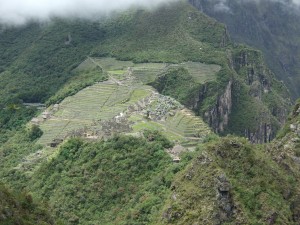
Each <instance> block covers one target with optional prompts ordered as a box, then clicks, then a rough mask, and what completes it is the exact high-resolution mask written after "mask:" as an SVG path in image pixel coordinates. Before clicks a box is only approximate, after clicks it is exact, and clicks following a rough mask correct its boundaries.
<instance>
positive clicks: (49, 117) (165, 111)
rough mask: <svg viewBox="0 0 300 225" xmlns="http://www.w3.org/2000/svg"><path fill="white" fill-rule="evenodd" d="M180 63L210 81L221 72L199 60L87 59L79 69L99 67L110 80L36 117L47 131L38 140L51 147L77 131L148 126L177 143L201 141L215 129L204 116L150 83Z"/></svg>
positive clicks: (97, 133)
mask: <svg viewBox="0 0 300 225" xmlns="http://www.w3.org/2000/svg"><path fill="white" fill-rule="evenodd" d="M180 66H185V67H186V68H187V69H190V70H193V71H194V73H193V74H194V76H197V72H196V70H197V71H198V74H199V77H207V79H213V77H214V76H213V75H214V74H215V73H216V72H217V71H218V66H215V65H205V64H201V63H196V62H195V63H193V62H187V63H185V64H182V65H179V64H164V63H143V64H142V63H140V64H134V63H133V62H130V61H119V60H116V59H113V58H87V59H86V60H85V61H84V62H83V63H82V64H80V65H79V67H78V68H76V70H77V71H85V70H90V69H94V68H95V67H100V68H101V70H102V71H104V72H105V73H107V74H108V76H109V80H108V81H104V82H98V83H96V84H94V85H92V86H90V87H87V88H85V89H83V90H82V91H80V92H78V93H77V94H75V95H73V96H70V97H67V98H65V99H64V100H63V101H62V102H61V103H60V104H56V105H54V106H50V107H49V108H48V109H47V110H46V111H45V112H44V113H43V114H41V115H40V116H39V117H38V118H37V119H36V120H35V121H38V123H39V126H40V128H41V129H42V131H43V135H42V137H41V138H40V139H39V140H38V143H39V144H42V145H44V146H45V145H51V143H53V142H55V140H64V139H65V138H67V137H69V136H74V135H80V136H88V137H93V138H97V139H99V138H100V139H101V138H105V137H107V136H111V135H113V134H115V133H122V132H125V131H126V132H125V133H130V134H133V135H138V134H139V132H142V131H143V130H145V129H152V130H160V131H161V132H163V133H164V134H165V135H166V136H167V137H168V138H169V139H170V140H172V141H175V142H178V143H189V142H191V143H194V145H196V144H197V142H199V141H201V140H202V139H203V137H205V136H206V135H207V134H208V133H210V129H209V128H208V127H207V125H206V124H205V123H204V122H203V121H202V119H200V118H198V117H196V116H194V114H193V112H191V111H189V110H187V109H184V107H183V106H182V105H181V104H180V103H178V102H177V101H175V100H174V99H172V98H170V97H166V96H163V95H160V94H158V93H157V92H156V91H155V90H154V89H153V88H152V87H151V86H148V85H145V84H146V83H148V82H151V81H152V80H154V79H155V78H156V77H157V76H159V75H160V74H161V73H163V72H164V71H166V70H168V68H172V67H180ZM201 68H203V70H201ZM199 81H200V80H199ZM202 81H203V80H202ZM124 126H126V129H125V127H124Z"/></svg>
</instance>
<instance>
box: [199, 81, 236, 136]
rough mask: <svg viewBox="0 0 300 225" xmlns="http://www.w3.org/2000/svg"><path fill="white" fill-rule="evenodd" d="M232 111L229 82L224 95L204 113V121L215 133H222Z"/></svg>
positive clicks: (230, 83) (230, 84)
mask: <svg viewBox="0 0 300 225" xmlns="http://www.w3.org/2000/svg"><path fill="white" fill-rule="evenodd" d="M231 109H232V81H229V82H228V84H227V86H226V89H225V91H224V94H222V95H221V96H220V97H218V99H217V104H216V105H215V106H214V107H212V109H210V110H209V111H207V112H205V113H204V119H205V120H206V121H207V122H208V124H209V125H210V126H211V127H212V128H213V129H214V131H215V132H216V133H220V132H224V129H225V128H226V127H227V125H228V122H229V117H230V113H231Z"/></svg>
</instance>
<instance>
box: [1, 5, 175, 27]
mask: <svg viewBox="0 0 300 225" xmlns="http://www.w3.org/2000/svg"><path fill="white" fill-rule="evenodd" d="M172 1H176V0H0V23H2V24H13V25H19V24H24V23H26V22H27V21H28V20H30V19H35V20H40V21H43V20H48V19H49V18H50V17H53V16H56V17H57V16H58V17H72V16H75V17H82V18H90V17H92V16H94V15H99V14H107V13H110V12H113V11H122V10H126V9H128V8H130V7H132V6H138V7H147V8H152V7H156V6H158V5H160V4H162V3H168V2H172Z"/></svg>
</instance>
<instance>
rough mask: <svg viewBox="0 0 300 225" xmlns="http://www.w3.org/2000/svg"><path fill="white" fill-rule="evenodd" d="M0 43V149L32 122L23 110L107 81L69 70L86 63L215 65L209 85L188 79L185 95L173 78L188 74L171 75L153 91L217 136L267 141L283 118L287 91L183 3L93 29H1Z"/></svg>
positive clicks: (76, 24)
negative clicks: (93, 59) (0, 117)
mask: <svg viewBox="0 0 300 225" xmlns="http://www.w3.org/2000/svg"><path fill="white" fill-rule="evenodd" d="M0 37H1V38H0V49H1V52H2V54H1V57H2V60H1V68H2V69H1V70H2V73H1V75H0V81H1V82H0V85H1V86H0V90H1V92H0V96H1V102H0V103H1V105H2V107H1V108H2V110H1V114H3V118H5V120H3V121H2V122H1V124H2V125H1V129H2V133H3V135H2V136H3V138H2V139H3V142H5V141H6V140H7V137H9V136H10V134H9V132H7V130H12V129H14V128H15V127H18V126H20V124H22V123H23V124H24V123H25V122H26V121H28V120H29V118H30V116H31V117H32V116H34V113H35V111H34V109H29V108H24V107H23V105H22V103H24V102H25V103H37V102H47V103H48V104H55V103H59V101H61V100H62V99H61V97H60V99H57V102H55V101H52V100H53V99H51V100H49V99H50V97H51V96H53V95H54V94H55V93H56V92H57V91H58V90H60V91H61V90H62V89H65V90H64V91H62V92H64V96H68V95H72V94H74V93H76V92H77V91H78V90H80V89H82V88H84V87H86V86H89V85H91V84H93V83H94V82H97V81H103V80H106V79H108V77H107V74H106V73H105V72H103V71H102V69H101V68H94V69H96V72H95V71H84V72H82V71H81V72H80V71H78V70H75V68H77V66H78V65H79V64H80V63H82V62H83V61H84V60H85V59H87V57H88V56H92V57H108V56H109V57H115V58H117V59H119V60H127V61H129V60H131V61H133V62H135V63H141V62H143V63H147V62H163V63H185V62H188V61H193V62H201V63H205V64H216V65H219V66H221V70H220V71H219V72H218V73H217V79H216V80H215V79H209V80H206V81H205V82H199V81H194V80H193V78H191V79H190V78H187V80H186V84H185V86H186V87H188V88H185V89H183V88H179V86H180V85H181V84H182V83H181V82H180V81H179V79H177V78H176V77H180V76H182V74H185V75H184V76H186V77H189V76H193V74H192V73H193V72H191V71H183V70H182V68H180V67H179V68H178V67H177V68H170V69H171V70H170V71H166V73H164V74H163V75H162V76H161V78H159V79H163V77H170V76H171V79H173V78H172V77H174V82H171V83H170V85H173V86H172V87H165V88H164V87H162V86H160V87H159V90H160V91H161V92H162V93H165V94H168V95H171V96H172V97H175V98H176V99H177V100H179V101H180V102H181V103H182V104H184V105H186V106H187V107H189V108H190V109H193V110H194V111H195V112H196V114H197V115H200V116H203V117H204V119H205V121H206V122H207V123H209V125H210V126H211V127H212V128H213V130H214V131H216V132H218V133H235V134H238V135H242V136H247V137H248V138H250V139H251V140H252V141H253V142H265V141H269V140H271V139H272V138H274V136H275V134H276V132H277V130H278V129H279V127H280V126H281V125H282V123H283V122H284V120H285V117H286V115H287V113H288V110H287V109H288V108H289V102H290V101H289V100H288V93H287V90H286V88H285V86H284V85H283V84H281V83H280V82H278V81H276V80H275V78H274V75H273V74H272V73H271V72H270V70H269V69H268V68H267V67H266V65H265V63H264V59H263V57H262V55H261V53H260V52H259V51H256V50H253V49H250V48H248V47H243V46H235V45H232V44H231V41H230V40H229V36H228V32H227V30H226V28H225V27H224V25H222V24H220V23H218V22H216V21H215V20H214V19H211V18H209V17H208V16H205V15H204V14H202V13H200V12H198V11H197V10H196V9H195V8H194V7H192V6H191V5H189V4H188V3H186V2H185V1H180V2H177V3H173V4H171V5H169V6H165V7H162V8H160V9H159V10H157V11H151V12H149V11H145V10H137V11H128V12H126V13H123V14H121V15H117V16H115V17H113V18H103V19H101V20H99V21H96V22H89V21H84V20H77V21H72V20H71V21H70V20H68V21H64V20H60V19H56V20H54V21H52V22H49V23H47V24H42V25H41V24H34V23H33V24H30V25H27V26H24V27H22V28H8V29H5V30H4V31H2V32H1V36H0ZM101 73H102V75H100V74H101ZM98 74H99V75H98ZM83 79H84V82H81V80H83ZM159 79H158V82H161V81H160V80H159ZM168 79H169V78H168ZM176 79H177V81H176ZM188 79H190V80H188ZM178 81H179V82H178ZM189 82H190V83H191V85H188V83H189ZM64 85H66V86H64ZM152 85H153V86H154V87H157V85H156V84H155V83H153V84H152ZM162 85H164V82H162ZM168 85H169V84H167V86H168ZM157 88H158V87H157ZM170 88H172V89H178V91H177V93H176V94H175V93H170V92H167V91H165V90H167V89H170ZM249 109H251V115H250V114H249ZM22 110H23V111H25V112H22ZM26 115H30V116H26ZM7 124H11V125H9V126H8V127H7Z"/></svg>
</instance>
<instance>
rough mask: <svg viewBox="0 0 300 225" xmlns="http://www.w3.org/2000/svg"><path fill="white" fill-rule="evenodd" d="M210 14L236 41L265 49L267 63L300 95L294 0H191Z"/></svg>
mask: <svg viewBox="0 0 300 225" xmlns="http://www.w3.org/2000/svg"><path fill="white" fill-rule="evenodd" d="M189 2H191V4H193V5H194V6H196V7H197V8H199V9H200V10H201V11H202V12H204V13H206V14H207V15H209V16H211V17H214V18H216V19H217V20H218V21H220V22H222V23H225V24H226V25H227V27H228V30H229V32H230V36H231V37H232V38H233V40H235V41H237V42H240V43H246V44H248V45H250V46H253V47H256V48H259V49H261V50H262V51H263V53H264V56H265V59H266V61H267V63H268V65H269V66H270V67H271V68H272V70H273V72H275V74H276V77H277V78H278V79H279V80H283V81H284V82H285V84H286V85H287V86H288V87H289V89H290V91H291V93H292V95H293V98H297V97H299V95H300V92H299V90H300V88H299V87H300V80H299V74H300V63H299V62H300V60H299V59H300V50H299V49H300V48H299V46H300V39H299V36H300V25H299V21H300V16H299V15H300V9H299V7H298V6H296V5H294V4H293V3H291V2H292V1H289V0H287V1H273V0H264V1H238V0H228V1H226V2H225V3H224V2H221V1H217V0H212V1H211V0H210V1H207V0H190V1H189Z"/></svg>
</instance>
